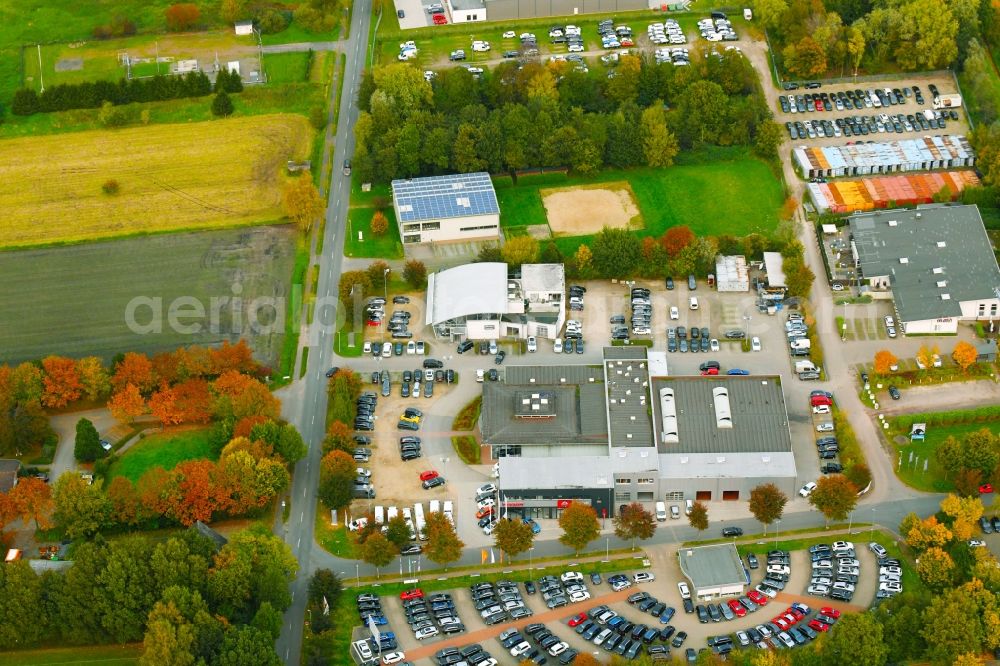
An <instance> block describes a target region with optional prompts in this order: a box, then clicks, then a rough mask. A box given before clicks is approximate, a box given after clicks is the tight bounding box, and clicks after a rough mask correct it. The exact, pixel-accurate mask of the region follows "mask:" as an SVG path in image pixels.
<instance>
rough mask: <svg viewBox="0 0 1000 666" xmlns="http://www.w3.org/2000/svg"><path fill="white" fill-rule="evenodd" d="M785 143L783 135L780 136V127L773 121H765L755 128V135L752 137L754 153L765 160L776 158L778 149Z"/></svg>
mask: <svg viewBox="0 0 1000 666" xmlns="http://www.w3.org/2000/svg"><path fill="white" fill-rule="evenodd" d="M784 142H785V135H784V134H782V129H781V126H780V125H778V123H776V122H774V121H773V120H765V121H764V122H762V123H761V124H760V125H758V126H757V135H756V136H755V137H754V142H753V149H754V152H755V153H757V154H758V155H760V156H761V157H763V158H764V159H767V160H772V159H777V158H778V149H779V148H781V144H783V143H784Z"/></svg>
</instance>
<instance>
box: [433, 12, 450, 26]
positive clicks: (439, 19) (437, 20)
mask: <svg viewBox="0 0 1000 666" xmlns="http://www.w3.org/2000/svg"><path fill="white" fill-rule="evenodd" d="M447 22H448V17H447V16H445V15H444V14H434V25H444V24H445V23H447Z"/></svg>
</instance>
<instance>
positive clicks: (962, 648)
mask: <svg viewBox="0 0 1000 666" xmlns="http://www.w3.org/2000/svg"><path fill="white" fill-rule="evenodd" d="M967 585H968V584H967ZM967 585H963V586H962V587H959V588H955V589H950V590H945V591H944V592H941V593H940V594H935V595H932V597H931V601H930V604H929V605H927V606H926V607H925V609H924V626H925V627H930V628H932V632H930V633H929V635H926V638H927V650H926V651H925V652H924V655H923V656H924V658H925V659H929V660H930V661H931V662H932V663H935V664H941V665H942V666H944V665H946V664H947V665H950V664H953V663H954V662H955V659H956V658H957V657H958V655H960V654H965V653H968V652H976V653H978V652H981V651H982V644H983V624H982V619H981V618H982V616H983V610H985V609H983V608H981V607H980V604H979V599H977V598H976V596H974V595H971V594H969V592H968V589H967ZM991 596H992V595H991ZM994 603H995V598H994ZM925 631H926V630H925Z"/></svg>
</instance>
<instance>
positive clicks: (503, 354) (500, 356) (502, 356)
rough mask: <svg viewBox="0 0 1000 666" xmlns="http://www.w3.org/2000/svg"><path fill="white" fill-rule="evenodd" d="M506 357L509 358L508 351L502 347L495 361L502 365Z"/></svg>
mask: <svg viewBox="0 0 1000 666" xmlns="http://www.w3.org/2000/svg"><path fill="white" fill-rule="evenodd" d="M505 358H507V352H505V351H504V350H502V349H501V350H500V351H498V352H497V357H496V359H494V361H493V362H494V363H496V364H497V365H500V364H501V363H503V360H504V359H505Z"/></svg>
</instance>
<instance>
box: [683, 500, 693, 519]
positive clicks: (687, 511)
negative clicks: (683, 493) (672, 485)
mask: <svg viewBox="0 0 1000 666" xmlns="http://www.w3.org/2000/svg"><path fill="white" fill-rule="evenodd" d="M693 509H694V500H684V515H685V516H690V515H691V511H692V510H693Z"/></svg>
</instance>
